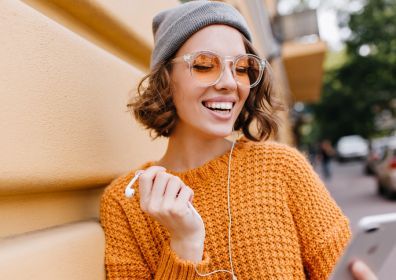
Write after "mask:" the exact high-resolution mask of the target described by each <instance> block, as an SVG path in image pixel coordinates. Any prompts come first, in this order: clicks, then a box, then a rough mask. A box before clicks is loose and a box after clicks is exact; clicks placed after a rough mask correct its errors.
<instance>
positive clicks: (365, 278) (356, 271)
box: [350, 261, 378, 280]
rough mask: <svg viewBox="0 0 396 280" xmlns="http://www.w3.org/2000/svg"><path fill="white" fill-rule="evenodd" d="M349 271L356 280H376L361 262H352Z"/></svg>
mask: <svg viewBox="0 0 396 280" xmlns="http://www.w3.org/2000/svg"><path fill="white" fill-rule="evenodd" d="M350 270H351V272H352V275H353V277H354V278H355V279H356V280H378V278H377V277H376V276H375V274H374V273H373V272H372V271H371V269H370V268H369V267H368V266H367V265H366V264H365V263H363V262H361V261H355V262H353V263H352V265H351V266H350Z"/></svg>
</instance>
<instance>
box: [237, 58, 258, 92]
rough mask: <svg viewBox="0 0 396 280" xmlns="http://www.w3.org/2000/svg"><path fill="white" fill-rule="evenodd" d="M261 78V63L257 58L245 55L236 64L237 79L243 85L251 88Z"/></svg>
mask: <svg viewBox="0 0 396 280" xmlns="http://www.w3.org/2000/svg"><path fill="white" fill-rule="evenodd" d="M259 77H260V61H259V59H258V58H257V57H254V56H249V55H244V56H241V57H240V58H238V60H237V61H236V62H235V78H236V79H237V80H238V82H240V83H241V84H243V85H246V86H250V85H253V84H254V83H256V82H257V79H258V78H259Z"/></svg>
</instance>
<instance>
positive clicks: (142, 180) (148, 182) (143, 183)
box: [139, 166, 166, 202]
mask: <svg viewBox="0 0 396 280" xmlns="http://www.w3.org/2000/svg"><path fill="white" fill-rule="evenodd" d="M165 170H166V169H165V168H164V167H161V166H151V167H149V168H147V169H146V170H145V171H144V173H143V174H142V175H140V177H139V193H140V200H141V201H143V202H145V201H148V199H149V197H150V193H151V189H152V187H153V182H154V178H155V175H156V174H157V173H158V172H162V171H165Z"/></svg>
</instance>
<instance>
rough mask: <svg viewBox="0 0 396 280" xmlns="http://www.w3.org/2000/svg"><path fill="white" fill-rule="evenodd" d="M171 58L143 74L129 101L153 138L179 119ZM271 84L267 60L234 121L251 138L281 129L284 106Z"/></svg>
mask: <svg viewBox="0 0 396 280" xmlns="http://www.w3.org/2000/svg"><path fill="white" fill-rule="evenodd" d="M242 37H243V36H242ZM243 41H244V45H245V49H246V52H247V53H250V54H255V55H257V52H256V51H255V49H254V48H253V46H252V45H251V43H250V42H249V41H248V40H247V39H246V38H244V37H243ZM172 58H173V56H172V57H171V58H170V59H169V60H168V61H165V62H162V63H159V64H158V65H157V66H156V67H155V68H154V69H153V70H152V71H151V72H150V73H149V74H148V75H146V76H145V77H143V79H142V80H141V81H140V82H139V85H138V87H137V94H136V95H135V97H134V98H133V99H132V100H131V101H130V102H129V103H128V104H127V107H128V109H129V111H131V112H132V113H133V115H134V116H135V118H136V120H137V121H138V122H140V123H141V124H142V125H143V126H144V127H145V128H147V129H149V130H150V135H151V136H152V137H153V138H157V137H160V136H164V137H169V136H170V135H171V133H172V130H173V129H174V127H175V126H176V124H177V120H178V115H177V113H176V108H175V105H174V103H173V98H172V83H171V77H170V73H171V71H172V64H171V63H169V62H170V60H172ZM272 84H273V76H272V70H271V66H270V65H269V63H268V62H267V65H266V67H265V69H264V73H263V78H262V79H261V81H260V83H259V84H258V85H257V86H255V87H254V88H252V89H250V93H249V96H248V98H247V99H246V101H245V104H244V106H243V108H242V110H241V113H240V114H239V116H238V118H237V120H236V122H235V124H234V130H235V131H239V130H242V132H243V134H244V135H245V137H246V138H248V139H250V140H252V141H261V140H263V139H268V138H269V137H270V135H271V134H276V133H277V132H278V122H279V119H278V117H277V116H276V114H275V113H276V111H280V110H283V109H284V107H283V105H282V104H281V102H279V101H278V100H277V99H275V96H274V95H275V93H274V90H273V85H272ZM254 128H255V129H254ZM153 132H154V135H153Z"/></svg>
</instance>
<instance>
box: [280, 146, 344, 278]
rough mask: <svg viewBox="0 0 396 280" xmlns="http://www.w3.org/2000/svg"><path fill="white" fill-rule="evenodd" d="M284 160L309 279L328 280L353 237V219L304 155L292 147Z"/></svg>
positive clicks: (291, 207)
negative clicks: (346, 215) (342, 209)
mask: <svg viewBox="0 0 396 280" xmlns="http://www.w3.org/2000/svg"><path fill="white" fill-rule="evenodd" d="M283 162H286V163H287V164H286V166H285V168H284V170H287V171H286V173H287V174H286V178H287V180H286V181H287V194H288V204H289V208H290V211H291V212H292V215H293V219H294V223H295V226H296V229H297V232H298V235H299V239H300V244H301V253H302V258H303V262H304V263H303V265H304V268H305V270H306V273H307V274H308V279H328V277H329V275H330V273H331V272H332V270H333V268H334V266H335V264H336V262H337V260H338V258H339V257H340V256H341V255H342V253H343V251H344V248H345V247H346V245H347V243H348V241H349V239H350V237H351V231H350V228H349V221H348V219H347V218H346V217H345V215H344V214H343V213H342V211H341V209H340V208H339V207H338V206H337V204H336V202H335V201H334V200H333V199H332V197H331V196H330V194H329V192H328V191H327V189H326V187H325V186H324V184H323V183H322V181H321V180H320V178H319V176H318V175H317V174H316V172H315V171H314V170H313V168H312V167H311V165H310V164H309V163H308V161H307V160H306V159H305V157H304V156H302V155H301V154H300V153H299V152H297V151H296V150H294V149H292V150H290V151H289V153H288V154H287V155H285V156H284V159H283Z"/></svg>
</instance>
